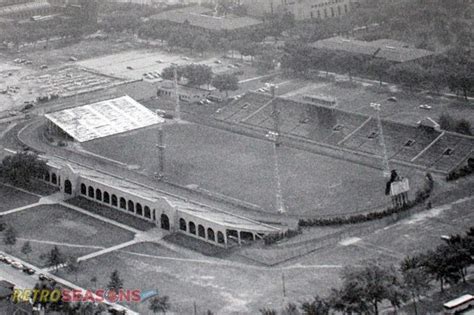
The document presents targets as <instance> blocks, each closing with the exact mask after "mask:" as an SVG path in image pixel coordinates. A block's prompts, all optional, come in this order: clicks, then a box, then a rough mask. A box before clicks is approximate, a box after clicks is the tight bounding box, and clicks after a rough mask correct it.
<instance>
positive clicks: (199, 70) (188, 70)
mask: <svg viewBox="0 0 474 315" xmlns="http://www.w3.org/2000/svg"><path fill="white" fill-rule="evenodd" d="M183 76H184V77H185V78H186V79H188V85H192V86H201V85H203V84H210V83H211V81H212V70H211V67H209V66H206V65H197V64H190V65H186V66H185V67H184V69H183Z"/></svg>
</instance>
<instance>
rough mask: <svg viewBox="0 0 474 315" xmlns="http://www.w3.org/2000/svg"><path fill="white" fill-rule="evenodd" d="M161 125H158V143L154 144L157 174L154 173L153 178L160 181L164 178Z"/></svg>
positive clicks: (163, 145) (163, 147)
mask: <svg viewBox="0 0 474 315" xmlns="http://www.w3.org/2000/svg"><path fill="white" fill-rule="evenodd" d="M157 115H158V112H157ZM162 124H163V123H159V124H158V143H157V144H156V147H157V148H158V172H155V176H156V178H157V179H158V180H162V179H163V177H164V176H165V143H164V134H163V127H162Z"/></svg>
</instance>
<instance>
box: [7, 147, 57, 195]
mask: <svg viewBox="0 0 474 315" xmlns="http://www.w3.org/2000/svg"><path fill="white" fill-rule="evenodd" d="M47 172H48V166H47V165H46V162H45V161H43V160H40V159H39V158H38V156H37V155H36V154H34V153H29V152H20V153H17V154H15V155H10V156H7V157H5V158H4V159H3V161H2V164H1V165H0V176H1V177H3V178H5V179H6V180H8V181H10V182H11V183H12V184H14V185H16V186H24V187H28V186H29V185H30V184H31V179H32V178H35V177H42V176H44V174H46V173H47Z"/></svg>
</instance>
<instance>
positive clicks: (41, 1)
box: [0, 0, 51, 16]
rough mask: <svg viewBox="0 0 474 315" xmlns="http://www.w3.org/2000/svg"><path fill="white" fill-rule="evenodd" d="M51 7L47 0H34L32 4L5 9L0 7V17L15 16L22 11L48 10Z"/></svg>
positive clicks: (11, 6) (6, 7)
mask: <svg viewBox="0 0 474 315" xmlns="http://www.w3.org/2000/svg"><path fill="white" fill-rule="evenodd" d="M50 7H51V5H50V4H49V2H48V1H47V0H36V1H34V2H28V3H21V4H14V5H9V6H5V7H0V16H1V15H9V14H15V13H18V12H22V11H29V10H36V9H42V8H50Z"/></svg>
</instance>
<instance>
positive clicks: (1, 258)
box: [0, 254, 7, 262]
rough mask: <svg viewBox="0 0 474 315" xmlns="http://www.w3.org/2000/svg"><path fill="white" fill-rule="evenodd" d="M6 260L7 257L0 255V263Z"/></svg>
mask: <svg viewBox="0 0 474 315" xmlns="http://www.w3.org/2000/svg"><path fill="white" fill-rule="evenodd" d="M6 258H7V257H6V256H5V255H1V254H0V261H1V262H5V259H6Z"/></svg>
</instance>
